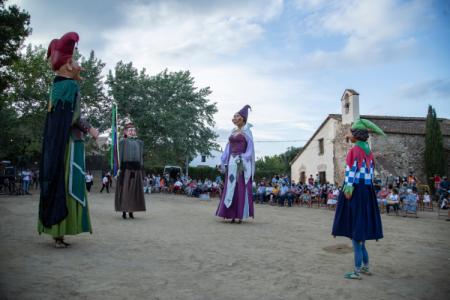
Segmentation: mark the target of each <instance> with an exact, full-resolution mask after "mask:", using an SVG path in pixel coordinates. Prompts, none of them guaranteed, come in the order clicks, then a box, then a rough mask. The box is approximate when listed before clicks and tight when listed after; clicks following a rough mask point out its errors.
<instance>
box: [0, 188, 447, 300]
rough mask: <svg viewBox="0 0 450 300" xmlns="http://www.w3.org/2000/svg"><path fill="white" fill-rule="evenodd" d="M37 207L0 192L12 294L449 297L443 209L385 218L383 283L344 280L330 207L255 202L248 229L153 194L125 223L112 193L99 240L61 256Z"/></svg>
mask: <svg viewBox="0 0 450 300" xmlns="http://www.w3.org/2000/svg"><path fill="white" fill-rule="evenodd" d="M33 192H34V193H35V194H37V191H36V190H32V191H31V193H33ZM37 201H38V197H37V196H36V195H33V196H19V197H8V196H0V206H1V209H0V218H1V220H2V222H1V226H0V237H1V241H2V242H1V244H0V298H2V299H354V298H363V299H364V298H365V299H449V294H450V287H449V286H448V284H445V282H447V283H448V282H449V281H448V278H449V275H450V271H449V269H450V260H449V258H450V239H449V238H448V237H447V233H448V232H449V229H450V226H449V225H450V224H449V223H450V222H445V221H444V220H443V219H441V220H439V221H438V220H437V217H436V215H437V212H436V211H435V212H419V217H420V218H419V219H409V218H407V219H405V218H401V217H393V216H391V217H387V216H385V215H382V220H383V229H384V232H385V238H384V239H383V240H380V242H378V243H376V242H368V251H369V254H370V259H371V269H372V271H373V272H374V276H372V277H367V276H365V277H364V280H362V281H356V280H346V279H344V278H343V274H344V273H347V272H349V271H351V270H352V267H353V254H352V252H351V251H347V249H348V247H351V242H350V240H348V239H346V238H337V239H333V238H332V237H331V235H330V232H331V226H332V222H333V216H334V212H329V211H325V209H320V210H318V209H308V208H298V207H294V208H291V209H289V208H278V207H268V206H267V205H256V208H255V210H256V219H255V220H249V221H246V222H245V223H244V224H241V225H238V224H229V223H228V222H229V221H223V220H222V219H219V218H217V217H215V216H214V213H215V211H216V208H217V205H218V198H215V199H212V200H209V199H195V198H187V197H185V196H173V195H158V194H157V195H155V194H152V195H146V201H147V209H148V212H147V213H136V214H135V216H136V219H135V220H126V221H125V220H121V219H120V215H119V214H115V213H114V211H113V209H114V203H113V202H114V194H105V193H103V194H99V193H98V192H96V193H91V196H90V198H89V201H90V210H91V220H92V226H93V230H94V234H93V235H90V234H81V235H78V236H73V237H71V236H69V237H67V242H69V243H71V244H72V248H70V249H55V248H53V244H52V242H51V239H50V237H49V236H47V235H41V236H39V235H38V233H37V232H36V218H37ZM336 245H342V246H343V247H342V248H343V249H337V247H336ZM346 248H347V249H346ZM326 249H328V250H329V251H331V252H344V254H334V253H329V252H326V251H324V250H326Z"/></svg>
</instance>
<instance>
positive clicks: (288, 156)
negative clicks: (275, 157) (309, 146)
mask: <svg viewBox="0 0 450 300" xmlns="http://www.w3.org/2000/svg"><path fill="white" fill-rule="evenodd" d="M302 148H303V147H294V146H292V147H288V148H287V149H286V152H284V153H283V154H281V155H280V157H281V161H282V162H283V167H284V170H283V173H287V174H291V165H290V163H291V161H292V160H293V159H294V157H295V156H296V155H297V154H298V153H299V152H300V151H301V150H302Z"/></svg>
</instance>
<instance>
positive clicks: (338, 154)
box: [333, 124, 353, 185]
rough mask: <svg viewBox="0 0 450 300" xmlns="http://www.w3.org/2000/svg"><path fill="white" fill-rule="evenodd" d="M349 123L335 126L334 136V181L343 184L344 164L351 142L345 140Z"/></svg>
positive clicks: (351, 145)
mask: <svg viewBox="0 0 450 300" xmlns="http://www.w3.org/2000/svg"><path fill="white" fill-rule="evenodd" d="M350 127H351V124H346V125H342V124H339V125H338V126H336V132H335V138H334V161H333V164H334V182H335V183H336V184H338V185H343V184H344V180H345V166H346V164H347V162H346V160H345V159H346V158H347V153H348V151H349V150H350V148H351V147H353V144H352V143H351V142H347V135H348V131H349V130H350Z"/></svg>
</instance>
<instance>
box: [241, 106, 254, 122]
mask: <svg viewBox="0 0 450 300" xmlns="http://www.w3.org/2000/svg"><path fill="white" fill-rule="evenodd" d="M249 108H250V110H252V108H251V107H250V105H248V104H247V105H246V106H244V107H243V108H242V109H241V110H240V111H239V112H238V114H240V115H241V116H243V117H244V118H245V119H246V120H247V119H248V109H249Z"/></svg>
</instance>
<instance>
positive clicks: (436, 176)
mask: <svg viewBox="0 0 450 300" xmlns="http://www.w3.org/2000/svg"><path fill="white" fill-rule="evenodd" d="M430 179H433V180H434V189H435V190H436V194H437V195H439V194H440V193H441V189H440V188H439V184H440V183H441V181H442V178H441V176H439V174H434V177H431V178H430Z"/></svg>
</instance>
